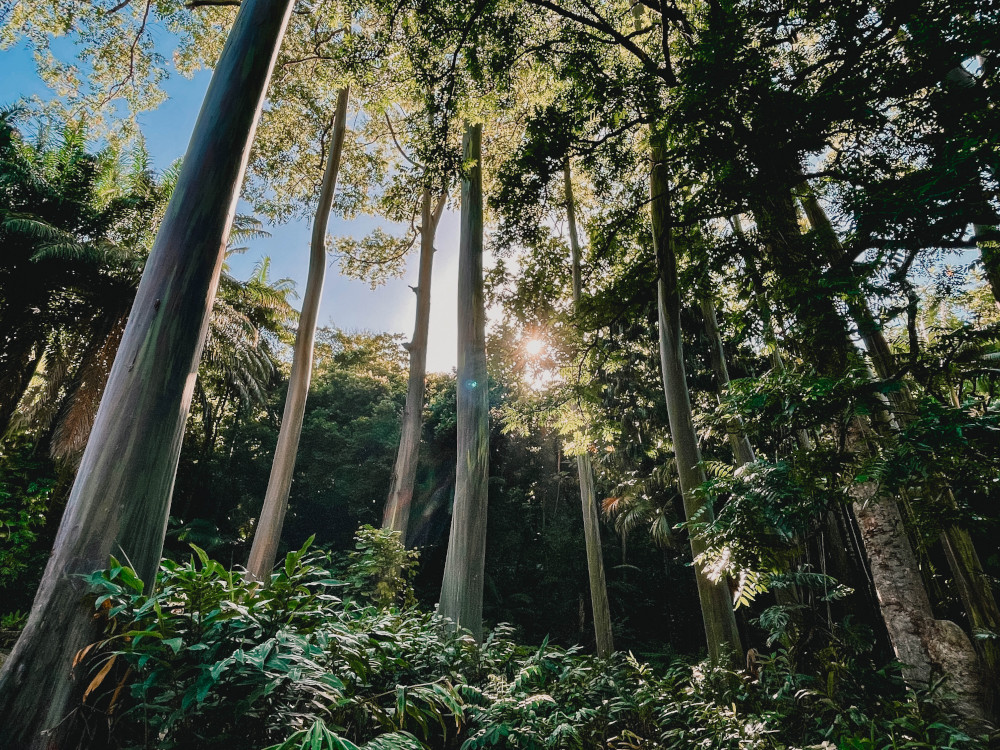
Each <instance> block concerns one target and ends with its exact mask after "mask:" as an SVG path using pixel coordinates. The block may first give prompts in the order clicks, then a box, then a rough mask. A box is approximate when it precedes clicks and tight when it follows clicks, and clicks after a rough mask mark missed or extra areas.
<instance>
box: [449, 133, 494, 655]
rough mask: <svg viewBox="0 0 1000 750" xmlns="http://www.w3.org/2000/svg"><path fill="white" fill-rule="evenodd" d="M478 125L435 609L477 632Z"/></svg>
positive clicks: (481, 506) (470, 136) (485, 430)
mask: <svg viewBox="0 0 1000 750" xmlns="http://www.w3.org/2000/svg"><path fill="white" fill-rule="evenodd" d="M482 133H483V128H482V125H470V124H466V127H465V135H464V137H463V138H462V155H463V161H464V163H466V164H470V163H471V164H472V167H471V168H470V169H469V172H468V175H466V176H464V177H463V179H462V231H461V239H460V241H459V251H458V374H457V383H456V391H457V405H456V411H457V415H456V417H457V421H458V426H457V431H458V462H457V465H456V472H455V502H454V509H453V511H452V516H451V534H450V536H449V538H448V554H447V556H446V558H445V565H444V579H443V581H442V583H441V604H440V606H439V608H438V611H439V613H440V614H441V615H442V616H443V617H446V618H448V619H449V620H451V622H452V624H453V626H454V627H461V628H465V629H466V630H469V631H470V632H471V633H472V635H473V637H475V639H476V640H477V641H478V640H481V639H482V635H483V570H484V568H485V564H486V512H487V499H488V498H487V490H488V477H489V458H490V456H489V452H490V429H489V416H490V414H489V407H490V404H489V384H488V382H487V375H486V307H485V303H484V299H483V169H482V155H481V144H482Z"/></svg>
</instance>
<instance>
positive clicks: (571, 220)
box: [563, 159, 615, 657]
mask: <svg viewBox="0 0 1000 750" xmlns="http://www.w3.org/2000/svg"><path fill="white" fill-rule="evenodd" d="M563 180H564V182H565V186H566V219H567V222H568V224H569V249H570V255H571V263H572V272H573V311H574V312H576V313H579V311H580V297H581V296H582V295H583V276H582V273H581V269H580V256H581V252H580V236H579V234H578V232H577V228H576V203H575V202H574V200H573V176H572V174H571V172H570V164H569V160H568V159H567V160H566V166H565V168H564V169H563ZM576 471H577V475H578V476H579V478H580V501H581V502H582V504H583V537H584V543H585V545H586V548H587V572H588V574H589V576H590V603H591V608H592V610H593V613H594V638H595V641H596V644H597V655H598V656H601V657H606V656H610V655H611V653H612V652H613V651H614V650H615V641H614V636H613V634H612V632H611V608H610V607H609V605H608V586H607V583H606V582H605V579H604V552H603V550H602V547H601V522H600V517H599V515H598V512H597V494H596V492H595V491H594V467H593V465H592V464H591V461H590V454H588V453H587V452H586V451H584V452H583V453H580V454H578V455H577V457H576Z"/></svg>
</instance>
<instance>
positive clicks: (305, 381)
mask: <svg viewBox="0 0 1000 750" xmlns="http://www.w3.org/2000/svg"><path fill="white" fill-rule="evenodd" d="M348 96H349V93H348V89H347V87H346V86H345V87H344V88H342V89H341V90H340V91H339V92H338V94H337V109H336V112H335V113H334V116H333V141H332V142H331V144H330V154H329V157H328V158H327V162H326V170H325V171H324V173H323V182H322V185H321V187H320V191H319V205H318V206H317V208H316V218H315V219H314V220H313V228H312V240H311V243H310V250H309V274H308V276H307V279H306V293H305V295H304V296H303V298H302V312H301V314H300V315H299V330H298V331H297V332H296V334H295V351H294V353H293V355H292V372H291V374H290V375H289V378H288V394H287V395H286V396H285V410H284V413H283V414H282V416H281V430H280V431H279V432H278V444H277V446H275V449H274V460H273V462H272V463H271V476H270V478H269V479H268V481H267V492H266V493H265V495H264V506H263V508H262V509H261V512H260V520H259V521H258V522H257V530H256V531H255V532H254V536H253V546H252V547H251V548H250V559H249V561H248V562H247V575H248V576H249V577H250V578H253V579H255V580H257V581H266V580H267V579H268V574H270V572H271V568H273V567H274V560H275V557H276V556H277V554H278V543H279V542H280V541H281V529H282V527H283V526H284V523H285V512H286V511H287V510H288V493H289V492H290V491H291V489H292V476H293V474H294V472H295V456H296V454H297V453H298V450H299V438H300V437H301V435H302V420H303V418H304V416H305V413H306V398H307V397H308V396H309V382H310V380H311V379H312V366H313V343H314V341H315V339H316V319H317V318H318V317H319V303H320V299H321V298H322V296H323V279H324V278H325V276H326V227H327V224H328V223H329V221H330V207H331V205H332V204H333V194H334V191H335V190H336V188H337V173H338V172H339V171H340V157H341V154H342V153H343V151H344V137H345V136H346V134H347V100H348Z"/></svg>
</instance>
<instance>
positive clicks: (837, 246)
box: [799, 182, 1000, 712]
mask: <svg viewBox="0 0 1000 750" xmlns="http://www.w3.org/2000/svg"><path fill="white" fill-rule="evenodd" d="M799 189H800V192H801V196H800V201H801V203H802V208H803V209H804V211H805V213H806V216H807V217H808V219H809V224H810V226H811V227H812V229H813V231H814V232H816V234H817V235H818V237H819V239H820V242H821V246H822V247H823V248H824V250H825V252H826V260H827V262H828V263H831V264H838V263H844V262H845V257H844V248H843V246H842V245H841V243H840V238H839V237H837V233H836V230H835V229H834V227H833V224H832V222H831V221H830V218H829V217H828V216H827V214H826V211H825V210H824V209H823V206H822V205H821V204H820V202H819V201H818V200H817V199H816V196H815V195H814V194H813V192H812V190H811V189H810V188H809V185H808V184H807V183H804V182H803V183H802V184H801V185H800V188H799ZM852 291H858V292H860V290H856V289H852ZM847 309H848V313H849V314H850V315H851V317H852V318H853V319H854V322H855V325H856V326H857V328H858V333H859V335H860V336H861V340H862V341H863V342H864V344H865V349H867V351H868V354H869V356H870V357H871V361H872V367H873V368H874V370H875V374H876V375H877V376H878V378H879V379H881V380H883V381H888V380H891V379H892V378H894V377H897V372H896V367H895V358H894V356H893V354H892V351H891V349H890V348H889V343H888V341H886V339H885V336H884V334H883V333H882V329H881V327H880V326H879V325H878V324H877V322H876V320H875V316H874V315H873V314H872V311H871V308H870V307H869V306H868V302H867V301H866V300H865V298H864V297H863V296H861V294H860V293H858V294H851V295H850V296H849V297H848V303H847ZM888 399H889V402H890V403H891V405H892V408H893V412H894V414H893V416H894V417H895V419H896V422H897V424H898V425H899V426H900V427H906V426H907V425H908V424H910V423H912V422H913V420H914V418H915V417H916V407H915V405H914V403H913V398H912V396H911V394H910V390H909V388H908V387H907V385H906V383H902V384H901V387H900V388H899V389H898V390H893V391H890V392H889V394H888ZM937 484H938V485H939V486H938V487H937V490H938V491H939V492H940V495H941V497H942V499H943V500H945V501H946V502H947V503H948V505H950V506H951V507H952V508H954V507H956V506H957V503H956V502H955V499H954V496H953V495H952V494H951V490H950V488H948V487H947V482H946V480H944V478H941V479H940V481H938V482H937ZM940 540H941V545H942V547H943V549H944V553H945V559H946V560H947V561H948V567H949V569H950V570H951V574H952V578H953V579H954V581H955V585H956V588H957V590H958V595H959V598H960V599H961V601H962V606H963V608H964V610H965V613H966V616H967V617H968V619H969V625H970V626H971V627H972V629H973V630H974V631H975V630H982V631H986V632H996V631H998V630H1000V606H998V605H997V600H996V597H995V596H994V594H993V588H992V586H991V584H990V581H989V578H988V577H987V576H986V574H985V572H984V571H983V564H982V561H981V560H980V558H979V554H978V552H977V551H976V547H975V544H974V543H973V541H972V537H971V536H970V534H969V532H968V531H966V530H965V529H963V528H962V527H960V526H958V525H956V524H951V525H949V526H947V527H945V528H943V529H942V530H941V533H940ZM974 643H975V646H976V651H977V652H978V653H979V656H980V658H981V659H982V662H983V666H984V667H985V670H984V671H985V672H986V673H987V675H988V682H989V683H990V688H989V691H988V693H989V695H988V696H987V703H988V704H989V705H990V706H991V707H993V706H994V705H995V703H996V700H997V695H998V694H1000V647H998V646H997V644H996V643H995V642H994V641H993V640H991V639H976V640H975V641H974ZM994 710H995V709H994ZM991 712H992V711H991Z"/></svg>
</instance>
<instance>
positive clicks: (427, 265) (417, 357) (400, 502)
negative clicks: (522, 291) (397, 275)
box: [382, 188, 446, 544]
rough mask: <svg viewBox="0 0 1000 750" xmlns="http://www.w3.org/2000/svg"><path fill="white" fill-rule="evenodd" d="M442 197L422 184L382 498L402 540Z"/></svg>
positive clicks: (386, 524)
mask: <svg viewBox="0 0 1000 750" xmlns="http://www.w3.org/2000/svg"><path fill="white" fill-rule="evenodd" d="M445 199H446V197H445V196H444V195H442V196H441V197H440V198H439V199H438V202H437V205H436V206H433V207H432V206H431V191H430V189H429V188H424V192H423V196H422V198H421V209H420V270H419V272H418V275H417V288H416V289H414V291H415V292H416V294H417V320H416V324H415V325H414V328H413V338H412V339H411V340H410V343H409V344H408V345H407V346H406V350H407V351H408V352H409V354H410V377H409V381H408V384H407V387H406V404H405V405H404V406H403V423H402V425H401V427H400V431H399V450H398V451H397V452H396V464H395V466H393V469H392V484H391V485H390V486H389V497H388V499H387V500H386V502H385V513H384V515H383V517H382V528H385V529H391V530H393V531H398V532H399V535H400V539H401V541H402V542H403V543H404V544H405V543H406V528H407V526H408V525H409V521H410V505H411V503H412V501H413V485H414V484H415V483H416V480H417V460H418V459H419V458H420V430H421V427H422V426H423V416H424V390H425V386H426V377H427V334H428V329H429V327H430V319H431V270H432V268H433V264H434V235H435V232H436V231H437V225H438V222H439V221H440V220H441V212H442V211H444V204H445Z"/></svg>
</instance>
